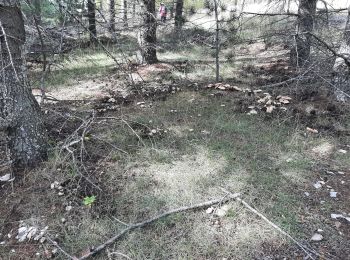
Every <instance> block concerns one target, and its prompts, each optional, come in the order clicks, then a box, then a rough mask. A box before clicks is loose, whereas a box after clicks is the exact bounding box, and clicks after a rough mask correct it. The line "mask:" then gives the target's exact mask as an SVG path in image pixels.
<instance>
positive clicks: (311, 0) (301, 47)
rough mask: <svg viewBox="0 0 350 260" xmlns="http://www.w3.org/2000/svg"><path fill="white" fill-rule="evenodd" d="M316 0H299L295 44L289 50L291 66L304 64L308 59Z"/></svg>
mask: <svg viewBox="0 0 350 260" xmlns="http://www.w3.org/2000/svg"><path fill="white" fill-rule="evenodd" d="M316 3H317V0H300V1H299V9H298V15H299V16H298V20H297V31H296V35H295V46H293V47H292V50H291V63H292V65H293V66H297V67H299V66H304V65H305V64H306V63H307V62H308V61H309V59H310V52H311V39H312V36H311V35H309V34H307V32H312V31H313V28H314V19H315V14H316Z"/></svg>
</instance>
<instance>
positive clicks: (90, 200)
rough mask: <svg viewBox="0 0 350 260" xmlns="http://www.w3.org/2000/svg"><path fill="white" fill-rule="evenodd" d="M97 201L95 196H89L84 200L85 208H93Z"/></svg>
mask: <svg viewBox="0 0 350 260" xmlns="http://www.w3.org/2000/svg"><path fill="white" fill-rule="evenodd" d="M95 200H96V196H95V195H92V196H87V197H85V198H84V200H83V204H84V205H85V206H88V207H91V205H92V204H93V203H94V202H95Z"/></svg>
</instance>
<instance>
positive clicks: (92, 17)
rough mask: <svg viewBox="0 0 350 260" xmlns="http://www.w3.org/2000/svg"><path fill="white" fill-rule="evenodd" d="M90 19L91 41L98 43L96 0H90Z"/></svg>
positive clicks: (88, 4) (88, 6)
mask: <svg viewBox="0 0 350 260" xmlns="http://www.w3.org/2000/svg"><path fill="white" fill-rule="evenodd" d="M87 8H88V19H89V32H90V43H92V44H96V43H97V31H96V3H95V0H88V2H87Z"/></svg>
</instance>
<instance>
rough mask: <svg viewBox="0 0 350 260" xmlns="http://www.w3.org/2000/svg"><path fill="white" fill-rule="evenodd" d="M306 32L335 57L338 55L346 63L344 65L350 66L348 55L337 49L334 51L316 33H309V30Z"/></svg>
mask: <svg viewBox="0 0 350 260" xmlns="http://www.w3.org/2000/svg"><path fill="white" fill-rule="evenodd" d="M306 33H307V34H309V35H311V36H312V37H314V38H315V39H316V40H317V41H318V42H320V43H322V45H324V46H325V47H326V49H327V50H329V51H330V52H331V53H332V54H333V55H334V56H335V57H339V58H342V59H343V60H344V62H345V64H346V66H348V67H349V68H350V60H349V57H348V56H346V55H344V54H342V53H338V52H337V51H335V50H334V49H333V48H332V47H331V46H330V45H329V44H328V43H326V42H325V41H324V40H322V39H321V38H320V37H318V36H317V35H315V34H313V33H311V32H306Z"/></svg>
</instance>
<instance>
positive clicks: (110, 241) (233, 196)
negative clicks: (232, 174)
mask: <svg viewBox="0 0 350 260" xmlns="http://www.w3.org/2000/svg"><path fill="white" fill-rule="evenodd" d="M239 196H240V194H239V193H235V194H233V193H230V194H229V195H228V196H227V195H226V196H225V197H224V198H220V199H215V200H210V201H206V202H202V203H199V204H196V205H193V206H187V207H181V208H177V209H173V210H170V211H167V212H165V213H163V214H160V215H158V216H155V217H153V218H151V219H148V220H146V221H143V222H140V223H136V224H132V225H129V226H128V227H127V228H125V229H124V230H123V231H122V232H120V233H119V234H117V235H115V236H113V237H111V238H110V239H108V240H107V241H106V242H104V243H103V244H101V245H99V246H97V247H96V248H95V249H94V250H92V251H91V252H89V253H88V254H86V255H84V256H82V257H80V258H76V259H78V260H84V259H88V258H90V257H92V256H94V255H96V254H98V253H100V252H101V251H102V250H104V249H105V248H106V247H108V246H109V245H111V244H113V243H115V242H116V241H117V240H119V239H120V238H122V237H123V236H124V235H126V234H127V233H129V232H131V231H133V230H135V229H137V228H142V227H145V226H148V225H150V224H152V223H153V222H156V221H158V220H160V219H162V218H165V217H167V216H170V215H173V214H176V213H180V212H184V211H189V210H197V209H200V208H205V207H210V206H213V205H215V204H218V203H225V202H228V201H230V200H235V199H237V198H238V197H239ZM58 249H59V248H58ZM73 259H74V258H73Z"/></svg>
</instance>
